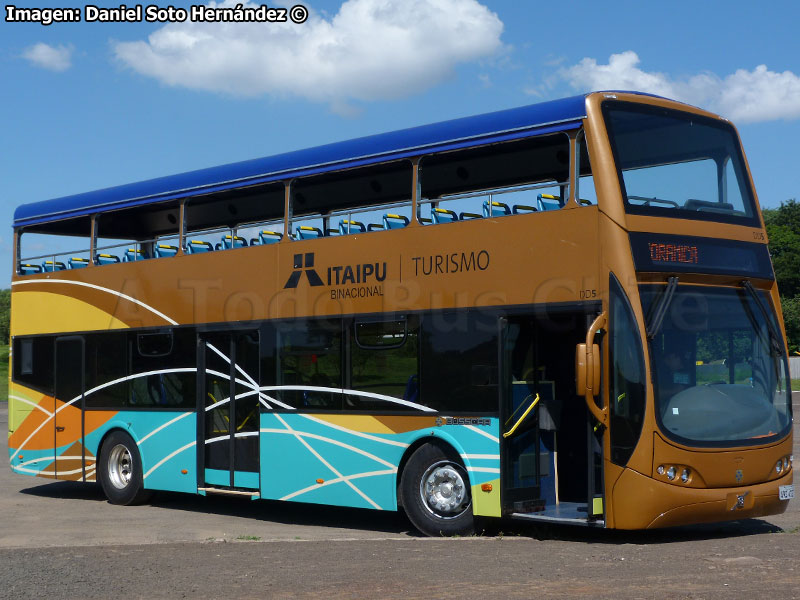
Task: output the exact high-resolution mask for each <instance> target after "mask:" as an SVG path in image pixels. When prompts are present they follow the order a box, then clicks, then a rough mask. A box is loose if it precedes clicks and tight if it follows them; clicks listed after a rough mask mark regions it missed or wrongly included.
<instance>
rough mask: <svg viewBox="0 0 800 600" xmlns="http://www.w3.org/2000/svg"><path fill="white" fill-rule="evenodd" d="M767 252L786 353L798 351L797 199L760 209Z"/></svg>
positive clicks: (799, 260) (799, 228)
mask: <svg viewBox="0 0 800 600" xmlns="http://www.w3.org/2000/svg"><path fill="white" fill-rule="evenodd" d="M762 214H763V215H764V223H765V224H766V226H767V236H768V237H769V253H770V255H771V256H772V266H773V267H774V269H775V278H776V279H777V280H778V291H779V292H780V295H781V306H782V307H783V322H784V325H785V326H786V339H787V342H788V343H789V353H790V354H795V353H796V352H798V351H800V202H797V200H796V199H795V198H792V199H791V200H787V201H786V202H781V205H780V206H779V207H778V208H766V209H764V210H763V211H762Z"/></svg>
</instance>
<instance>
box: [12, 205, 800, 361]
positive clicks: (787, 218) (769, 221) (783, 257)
mask: <svg viewBox="0 0 800 600" xmlns="http://www.w3.org/2000/svg"><path fill="white" fill-rule="evenodd" d="M762 213H763V215H764V223H765V224H766V226H767V235H768V236H769V251H770V254H771V255H772V266H773V267H774V268H775V277H776V279H777V280H778V290H779V291H780V295H781V305H782V306H783V321H784V324H785V326H786V338H787V341H788V343H789V352H790V354H795V353H797V352H800V202H797V200H796V199H795V198H792V199H791V200H787V201H785V202H781V205H780V206H779V207H778V208H765V209H764V210H763V211H762ZM10 309H11V290H0V343H6V342H7V340H8V339H9V316H10V315H9V313H10Z"/></svg>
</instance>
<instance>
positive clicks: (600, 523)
mask: <svg viewBox="0 0 800 600" xmlns="http://www.w3.org/2000/svg"><path fill="white" fill-rule="evenodd" d="M509 516H510V517H511V518H512V519H520V520H525V521H539V522H542V523H560V524H562V525H583V526H584V527H605V525H606V522H605V521H604V520H603V519H597V520H594V521H589V520H588V519H585V518H584V519H576V518H569V517H553V516H550V515H543V514H541V513H512V514H511V515H509Z"/></svg>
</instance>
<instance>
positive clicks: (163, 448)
mask: <svg viewBox="0 0 800 600" xmlns="http://www.w3.org/2000/svg"><path fill="white" fill-rule="evenodd" d="M112 429H119V430H122V431H124V432H125V433H127V434H128V435H130V436H131V437H132V438H133V441H134V442H136V444H137V446H138V449H139V455H140V456H141V459H142V475H143V481H144V487H145V488H147V489H151V490H164V491H170V492H189V493H193V494H196V493H197V415H196V413H194V412H173V411H138V410H137V411H120V412H117V413H116V414H115V415H114V416H113V417H112V418H110V419H109V420H108V421H107V422H106V423H104V424H103V425H101V426H100V427H98V428H97V429H95V430H94V431H92V432H91V433H89V434H88V435H87V436H86V448H87V450H90V451H91V452H92V453H93V454H94V455H95V456H98V457H99V451H100V449H99V446H100V443H101V441H102V439H103V438H104V437H105V435H106V434H107V433H108V432H109V431H110V430H112ZM99 468H102V465H98V469H99Z"/></svg>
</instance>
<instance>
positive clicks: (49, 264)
mask: <svg viewBox="0 0 800 600" xmlns="http://www.w3.org/2000/svg"><path fill="white" fill-rule="evenodd" d="M558 208H561V203H560V199H559V197H558V196H553V195H551V194H539V195H538V197H537V206H536V207H534V206H528V205H525V204H515V205H514V206H513V207H511V206H509V205H508V204H504V203H503V202H497V201H494V200H486V201H485V202H484V203H483V207H482V209H483V210H482V212H483V214H482V215H480V214H478V213H471V212H461V213H456V212H455V211H453V210H449V209H446V208H438V207H433V208H432V209H431V218H424V217H423V218H421V219H420V222H421V223H422V224H423V225H431V224H441V223H452V222H455V221H467V220H470V219H480V218H490V217H503V216H506V215H510V214H522V213H528V212H537V211H548V210H555V209H558ZM408 224H409V219H408V217H405V216H403V215H398V214H393V213H386V214H384V215H383V222H382V223H369V224H364V223H362V222H361V221H354V220H352V219H342V220H340V221H339V227H338V228H337V229H327V230H326V231H324V232H323V231H322V229H320V228H319V227H310V226H308V225H300V226H298V227H297V229H296V230H295V234H294V235H292V236H291V237H292V239H298V240H308V239H314V238H320V237H330V236H337V235H348V234H352V233H366V232H368V231H384V230H388V229H402V228H403V227H406V226H407V225H408ZM282 239H283V234H282V233H278V232H276V231H270V230H268V229H264V230H262V231H260V232H259V233H258V237H254V238H251V239H250V241H249V243H248V241H247V240H246V239H245V238H243V237H240V236H233V235H230V234H226V235H223V236H222V237H221V238H220V241H219V242H217V243H216V244H212V243H211V242H209V241H207V240H198V239H194V240H188V242H187V244H186V253H187V254H202V253H204V252H214V251H219V250H230V249H232V248H244V247H247V246H265V245H268V244H274V243H276V242H280V241H281V240H282ZM177 253H178V246H174V245H170V244H155V245H154V246H153V249H152V256H151V255H150V254H148V253H147V252H146V251H145V250H143V249H142V248H128V249H127V250H126V251H125V254H124V255H123V257H122V260H121V261H120V258H119V256H117V255H114V254H107V253H99V254H97V256H96V258H95V264H97V265H109V264H115V263H118V262H135V261H137V260H147V259H149V258H164V257H168V256H175V255H176V254H177ZM88 265H89V259H88V258H79V257H72V258H70V259H69V260H68V261H67V262H66V263H64V262H61V261H54V260H46V261H44V262H43V263H41V264H32V263H26V264H22V265H20V273H21V274H22V275H31V274H33V273H50V272H53V271H63V270H66V269H83V268H85V267H87V266H88Z"/></svg>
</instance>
